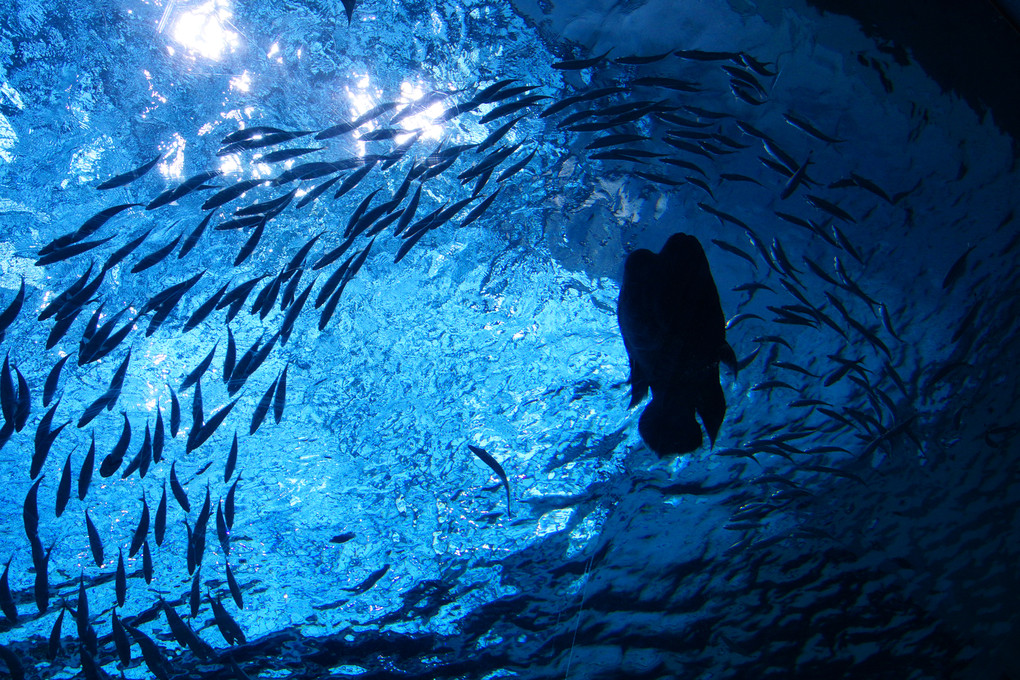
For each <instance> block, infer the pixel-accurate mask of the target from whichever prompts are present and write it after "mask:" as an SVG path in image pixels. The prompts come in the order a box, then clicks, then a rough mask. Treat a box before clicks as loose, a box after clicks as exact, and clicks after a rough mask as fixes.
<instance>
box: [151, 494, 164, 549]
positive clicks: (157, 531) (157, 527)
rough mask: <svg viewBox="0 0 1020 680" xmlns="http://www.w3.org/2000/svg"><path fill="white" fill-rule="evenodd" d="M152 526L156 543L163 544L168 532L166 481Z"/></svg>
mask: <svg viewBox="0 0 1020 680" xmlns="http://www.w3.org/2000/svg"><path fill="white" fill-rule="evenodd" d="M152 528H153V536H154V537H155V539H156V545H157V546H161V545H163V537H164V535H165V534H166V482H164V483H163V495H162V496H161V497H160V499H159V505H158V506H157V507H156V520H155V522H154V523H153V526H152Z"/></svg>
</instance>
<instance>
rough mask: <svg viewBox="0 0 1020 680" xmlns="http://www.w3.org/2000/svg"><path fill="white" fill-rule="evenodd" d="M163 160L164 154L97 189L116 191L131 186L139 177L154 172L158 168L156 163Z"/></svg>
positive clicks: (111, 179)
mask: <svg viewBox="0 0 1020 680" xmlns="http://www.w3.org/2000/svg"><path fill="white" fill-rule="evenodd" d="M162 159H163V154H160V155H158V156H156V157H155V158H153V159H152V160H151V161H149V162H148V163H144V164H142V165H140V166H138V167H137V168H135V169H134V170H130V171H128V172H125V173H124V174H121V175H117V176H116V177H111V178H110V179H108V180H106V181H105V182H103V183H102V184H100V185H99V186H98V187H96V188H97V189H115V188H117V187H122V186H124V185H125V184H130V183H131V182H134V181H135V180H136V179H138V178H139V177H142V176H144V175H145V174H146V173H147V172H149V170H152V169H153V168H154V167H156V163H159V162H160V161H161V160H162Z"/></svg>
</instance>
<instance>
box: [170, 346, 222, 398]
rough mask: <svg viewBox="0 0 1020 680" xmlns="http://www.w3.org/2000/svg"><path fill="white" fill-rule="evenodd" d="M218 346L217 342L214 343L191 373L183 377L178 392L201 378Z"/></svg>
mask: <svg viewBox="0 0 1020 680" xmlns="http://www.w3.org/2000/svg"><path fill="white" fill-rule="evenodd" d="M218 346H219V343H216V344H214V345H213V346H212V349H211V350H209V353H208V354H206V355H205V358H204V359H202V360H201V361H200V362H198V366H196V367H195V368H194V370H192V371H191V373H189V374H188V375H187V377H185V378H184V382H182V383H181V387H180V390H179V391H180V392H183V391H184V390H186V389H188V388H189V387H191V386H192V385H194V384H196V383H197V382H198V381H199V380H201V378H202V376H203V375H205V372H206V370H207V369H208V368H209V365H210V364H211V363H212V360H213V355H214V354H215V353H216V348H217V347H218Z"/></svg>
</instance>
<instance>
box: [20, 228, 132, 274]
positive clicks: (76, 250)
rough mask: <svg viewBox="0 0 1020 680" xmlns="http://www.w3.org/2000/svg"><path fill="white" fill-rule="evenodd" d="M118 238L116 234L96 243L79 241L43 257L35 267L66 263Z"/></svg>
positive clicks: (37, 261) (36, 262)
mask: <svg viewBox="0 0 1020 680" xmlns="http://www.w3.org/2000/svg"><path fill="white" fill-rule="evenodd" d="M114 238H116V234H114V235H113V236H107V237H106V238H102V239H97V240H95V241H79V242H77V243H73V244H71V245H68V246H64V247H63V248H58V249H56V250H52V251H50V252H49V253H46V254H45V255H41V256H40V257H39V259H37V260H36V261H35V266H37V267H43V266H45V265H48V264H54V263H56V262H64V261H66V260H70V259H71V258H73V257H77V256H78V255H81V254H82V253H87V252H88V251H90V250H93V249H95V248H98V247H99V246H101V245H103V244H104V243H107V242H109V241H111V240H113V239H114Z"/></svg>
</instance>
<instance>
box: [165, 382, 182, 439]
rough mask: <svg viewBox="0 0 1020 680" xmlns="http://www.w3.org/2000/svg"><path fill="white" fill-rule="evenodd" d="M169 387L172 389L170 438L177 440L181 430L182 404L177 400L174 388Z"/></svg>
mask: <svg viewBox="0 0 1020 680" xmlns="http://www.w3.org/2000/svg"><path fill="white" fill-rule="evenodd" d="M167 387H169V388H170V436H171V437H173V438H174V439H176V438H177V433H178V432H179V431H180V429H181V402H180V400H178V399H177V393H176V392H174V388H173V387H170V386H169V385H167Z"/></svg>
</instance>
